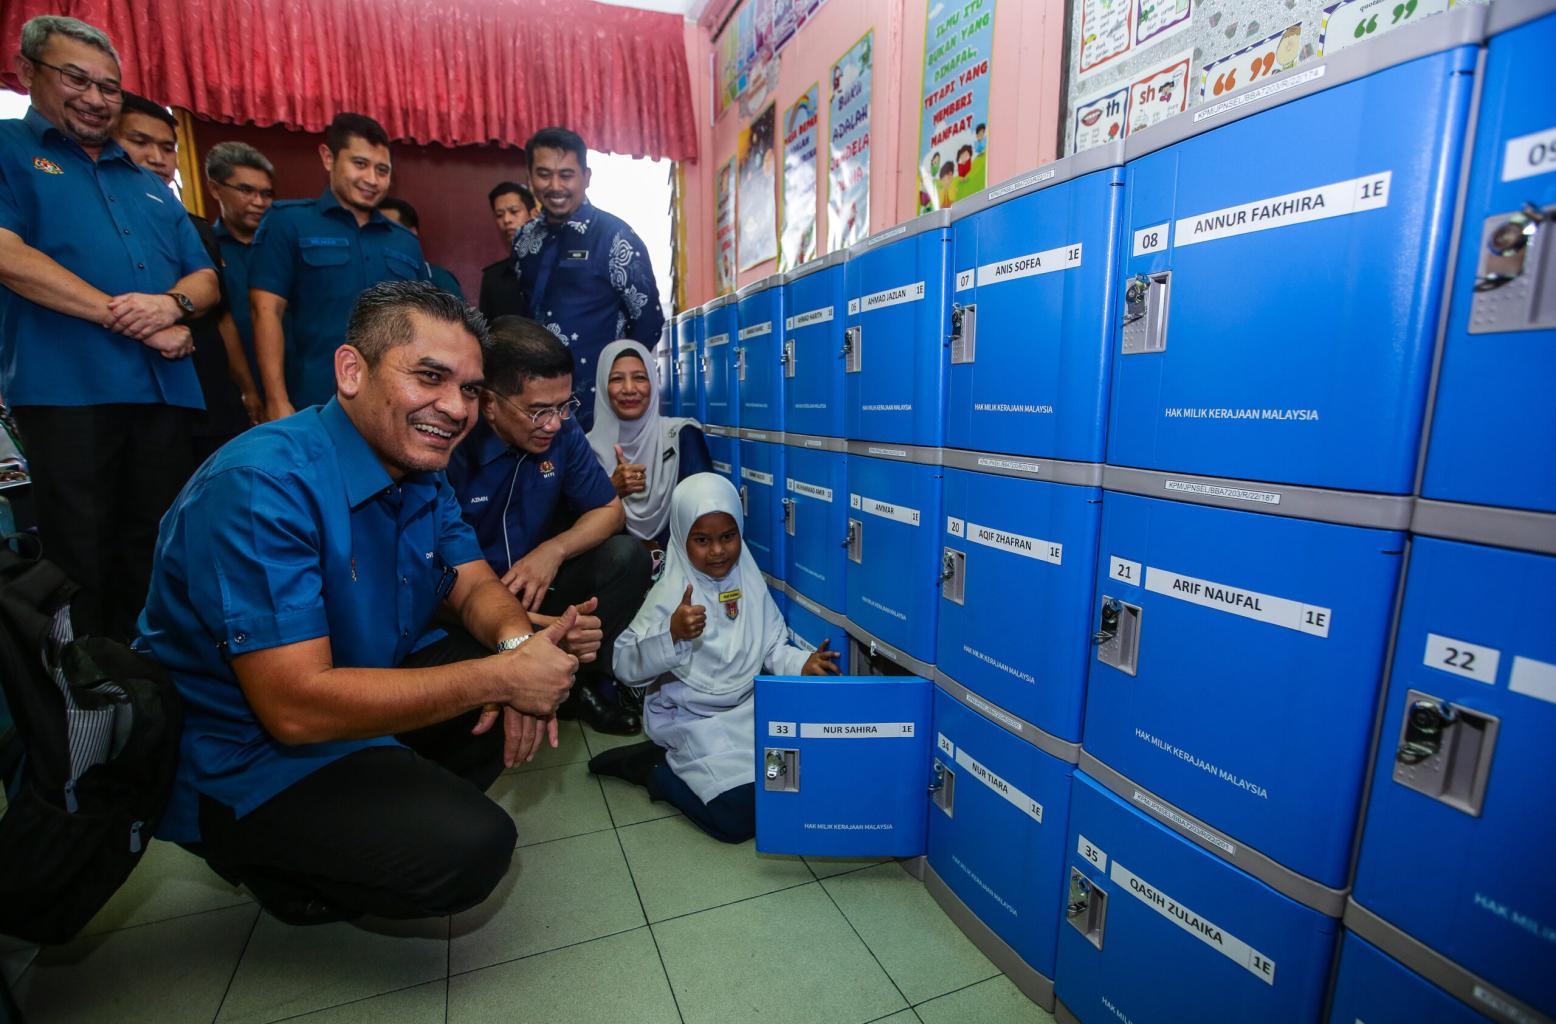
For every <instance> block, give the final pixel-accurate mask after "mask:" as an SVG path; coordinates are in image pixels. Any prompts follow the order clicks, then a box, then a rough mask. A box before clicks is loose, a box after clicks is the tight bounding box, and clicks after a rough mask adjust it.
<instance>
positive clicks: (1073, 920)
mask: <svg viewBox="0 0 1556 1024" xmlns="http://www.w3.org/2000/svg"><path fill="white" fill-rule="evenodd" d="M1107 917H1108V894H1107V891H1106V890H1105V889H1099V888H1098V887H1097V885H1096V884H1095V883H1094V882H1092V880H1091V879H1090V878H1087V877H1086V876H1085V875H1083V874H1082V873H1081V872H1080V869H1079V868H1073V867H1072V868H1071V869H1070V898H1069V902H1068V903H1067V904H1066V905H1065V908H1064V918H1065V920H1066V921H1068V922H1069V925H1070V927H1071V928H1074V929H1075V930H1076V931H1078V932H1080V933H1081V935H1082V936H1084V937H1085V939H1086V941H1087V942H1089V943H1091V944H1092V945H1093V946H1096V947H1097V948H1098V949H1101V948H1102V932H1103V929H1104V928H1105V927H1106V925H1107Z"/></svg>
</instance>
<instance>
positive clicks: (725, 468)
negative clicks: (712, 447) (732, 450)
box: [713, 459, 735, 476]
mask: <svg viewBox="0 0 1556 1024" xmlns="http://www.w3.org/2000/svg"><path fill="white" fill-rule="evenodd" d="M713 468H714V469H715V470H717V471H718V472H720V473H723V474H724V475H725V476H728V475H729V474H730V473H733V472H734V471H735V467H734V466H731V465H730V464H729V463H727V462H720V461H719V460H718V459H714V460H713Z"/></svg>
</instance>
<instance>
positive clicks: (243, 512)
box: [137, 281, 598, 924]
mask: <svg viewBox="0 0 1556 1024" xmlns="http://www.w3.org/2000/svg"><path fill="white" fill-rule="evenodd" d="M346 339H347V340H346V344H344V345H342V346H341V347H340V348H339V349H338V350H337V351H336V353H335V376H336V388H337V394H336V397H335V398H334V399H332V400H330V401H329V402H328V403H326V404H325V405H322V406H317V407H314V408H310V409H306V410H304V411H303V412H302V413H300V414H298V415H295V416H291V417H288V418H286V419H284V420H280V421H276V422H272V423H268V424H265V425H263V426H261V427H258V428H256V429H254V430H251V431H248V432H247V433H245V434H243V435H242V436H240V437H239V438H237V439H236V440H234V441H232V442H231V443H229V444H227V445H226V446H225V447H223V448H222V449H221V450H220V451H219V452H217V453H216V454H215V455H214V456H212V457H211V458H210V460H208V461H207V462H206V463H205V464H204V465H203V466H202V467H201V468H200V470H199V471H198V472H197V473H196V474H195V476H194V477H193V478H192V479H191V480H190V481H189V483H188V485H187V486H186V487H185V488H184V490H183V492H182V493H181V494H180V495H179V496H178V499H177V501H176V502H175V503H174V504H173V507H172V509H171V510H170V511H169V512H168V514H167V516H166V517H165V518H164V519H163V521H162V529H161V534H160V536H159V538H158V542H157V551H156V562H155V565H154V567H153V571H152V582H151V590H150V593H149V595H148V597H147V601H146V610H145V612H144V613H143V614H142V616H141V620H140V639H139V640H138V641H137V646H138V647H140V648H141V649H143V650H145V651H147V652H148V653H150V654H151V655H152V656H153V657H155V658H156V659H157V660H158V661H160V662H161V663H162V664H163V665H164V666H166V668H167V669H168V671H169V672H170V673H171V674H172V676H173V678H174V680H175V681H176V682H177V684H178V689H179V693H180V695H181V696H182V697H183V699H184V732H183V746H182V751H181V760H180V764H179V768H178V775H177V779H176V782H175V785H174V792H173V795H172V798H171V800H170V803H169V806H168V809H167V812H166V815H165V817H164V820H163V822H162V824H161V826H160V829H159V835H161V836H162V837H163V838H166V839H171V840H175V841H178V842H180V843H184V844H186V845H187V846H188V847H189V848H190V849H192V850H193V851H194V852H196V853H198V854H200V855H201V856H202V857H204V858H205V859H206V860H207V861H208V862H209V863H210V865H211V867H212V868H214V869H215V870H216V871H217V872H218V873H219V874H221V875H223V876H224V877H226V878H228V879H229V880H232V881H234V882H238V881H241V882H243V883H244V884H246V885H248V887H249V888H250V889H251V890H252V891H253V892H254V894H255V895H256V896H257V897H258V898H259V900H260V902H261V903H262V904H264V905H265V907H266V908H267V909H269V910H270V911H271V912H272V913H274V914H275V915H276V916H277V917H279V918H281V919H282V920H284V921H288V922H291V923H296V924H312V923H319V922H323V921H328V920H339V919H342V918H350V917H354V916H357V915H359V914H363V913H370V914H376V915H380V916H384V917H399V918H408V917H424V916H435V915H444V914H449V913H452V912H455V911H458V910H462V909H464V908H467V907H470V906H473V905H475V904H476V903H478V902H480V901H481V900H482V899H484V898H485V897H486V896H487V894H488V893H490V892H491V890H492V889H493V887H495V886H496V884H497V882H498V881H499V880H500V879H501V878H502V876H503V874H504V873H505V872H506V871H507V869H508V864H509V860H510V859H511V857H512V856H513V849H514V845H515V840H516V836H515V830H514V825H513V821H512V819H510V818H509V816H508V815H507V813H506V812H504V811H503V810H502V808H500V807H499V806H498V805H497V804H495V803H493V802H492V801H491V800H489V799H488V798H487V797H486V796H485V795H484V794H483V792H482V790H484V789H485V788H486V787H487V786H488V785H490V784H491V782H492V781H493V780H494V779H495V778H496V777H497V776H498V775H499V774H500V773H501V771H502V768H503V766H504V765H505V764H506V765H510V766H511V765H514V764H517V763H518V762H519V761H522V760H528V759H529V758H531V757H532V756H533V754H534V752H535V750H536V749H537V748H538V746H539V744H540V742H541V741H542V739H544V738H547V737H549V740H550V743H551V744H552V745H553V746H555V745H556V736H557V733H556V720H555V718H554V714H555V712H556V708H557V705H558V704H560V703H561V702H562V700H563V699H564V698H565V697H566V696H567V693H568V691H569V689H570V688H571V686H572V683H573V676H574V673H575V671H576V669H577V665H578V662H579V660H580V659H582V660H589V659H591V658H592V657H593V656H594V653H595V650H596V646H597V644H598V638H597V634H596V635H595V636H594V637H593V638H592V639H591V640H590V641H589V642H577V641H572V643H573V650H572V653H568V651H566V650H564V649H562V646H560V645H563V644H565V643H568V642H570V641H568V640H567V634H568V632H569V630H572V629H573V628H574V626H575V623H576V619H577V612H576V610H574V609H567V610H565V611H564V612H563V613H562V614H561V615H560V616H559V617H558V618H557V619H556V621H555V622H554V623H552V625H551V626H550V627H549V628H548V629H546V630H545V631H544V632H541V633H538V634H534V632H533V626H532V624H531V621H530V619H529V617H528V616H527V615H526V614H525V612H524V608H523V606H522V605H521V604H520V603H519V602H518V601H516V600H515V599H514V598H513V596H512V595H511V594H510V593H509V591H508V588H507V587H505V586H504V585H503V583H502V581H501V580H499V579H498V578H497V576H496V575H495V574H494V573H493V572H492V570H491V569H490V567H488V566H487V564H486V561H485V560H484V559H483V558H482V557H481V549H480V547H479V546H478V545H477V543H476V539H475V535H474V534H473V533H472V532H471V530H470V528H469V527H468V526H466V525H465V523H464V522H463V520H462V519H461V518H460V515H459V506H458V503H457V502H456V500H455V498H454V494H453V492H452V491H451V490H450V489H449V486H448V484H447V482H446V481H445V480H444V479H443V477H442V476H441V473H440V471H441V470H443V468H444V467H445V465H446V464H447V462H448V458H449V453H450V452H451V451H452V450H453V448H454V446H455V445H456V444H458V443H459V441H460V439H461V438H463V437H464V435H465V434H466V432H467V431H468V430H469V429H470V427H471V425H472V424H474V423H475V422H476V419H477V407H478V397H479V394H480V389H481V383H482V360H481V356H482V348H483V347H484V346H485V345H486V344H487V343H488V338H487V332H486V323H485V320H484V319H483V318H482V317H481V315H480V314H479V313H477V312H476V311H475V310H473V309H471V308H469V307H468V306H466V305H465V304H464V303H462V302H460V301H459V300H458V299H456V298H454V297H453V296H451V295H448V294H446V293H444V292H441V291H439V290H438V289H436V288H434V287H433V286H432V285H430V284H426V283H422V282H409V281H407V282H388V283H384V284H380V285H376V286H374V287H372V288H369V289H368V290H367V291H365V292H364V293H363V294H362V296H361V298H360V299H359V300H358V302H357V304H356V307H355V309H354V311H353V312H352V315H351V320H350V325H349V327H348V328H347V332H346ZM439 609H442V610H443V611H444V613H445V616H446V617H447V618H451V619H457V620H458V622H459V623H460V624H461V625H462V626H463V629H458V628H451V632H450V634H449V635H448V636H446V637H444V638H443V639H441V640H439V641H437V642H436V643H432V644H428V645H424V646H422V647H421V648H420V649H416V647H417V639H418V638H419V637H422V636H423V635H424V634H425V631H426V627H427V625H428V623H429V621H430V620H431V619H432V617H433V615H434V613H435V612H437V611H439ZM493 652H496V653H493ZM575 655H576V657H575ZM499 718H501V720H502V728H501V729H497V728H494V727H495V726H496V724H497V720H498V719H499Z"/></svg>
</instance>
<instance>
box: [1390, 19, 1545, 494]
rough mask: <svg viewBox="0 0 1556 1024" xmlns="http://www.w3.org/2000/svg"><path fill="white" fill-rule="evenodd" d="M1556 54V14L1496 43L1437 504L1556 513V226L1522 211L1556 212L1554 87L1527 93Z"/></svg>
mask: <svg viewBox="0 0 1556 1024" xmlns="http://www.w3.org/2000/svg"><path fill="white" fill-rule="evenodd" d="M1552 52H1556V14H1547V15H1546V16H1545V17H1543V18H1540V19H1538V20H1536V21H1533V22H1529V23H1527V24H1525V25H1522V26H1520V27H1518V28H1514V29H1512V30H1511V31H1508V32H1503V33H1500V34H1498V35H1495V36H1493V37H1492V38H1491V41H1490V42H1489V43H1488V44H1487V47H1486V63H1485V70H1484V77H1483V79H1482V82H1483V85H1482V87H1481V94H1480V112H1479V115H1478V117H1477V120H1476V125H1475V151H1474V156H1473V158H1472V159H1473V161H1474V163H1473V164H1472V166H1471V170H1470V178H1469V188H1468V191H1467V192H1466V193H1465V199H1464V226H1463V229H1462V234H1461V236H1460V244H1459V253H1458V263H1457V270H1456V271H1455V274H1454V282H1453V309H1452V312H1451V313H1450V317H1449V326H1448V337H1447V340H1446V342H1445V344H1444V348H1443V359H1442V368H1441V370H1440V372H1439V375H1438V379H1437V404H1436V409H1435V411H1434V412H1433V414H1432V416H1433V419H1432V440H1431V446H1430V450H1429V452H1428V456H1427V463H1426V478H1425V480H1424V482H1423V483H1422V486H1421V493H1422V494H1423V495H1425V496H1426V497H1429V498H1441V499H1444V500H1447V501H1462V502H1469V503H1472V504H1479V505H1498V506H1503V507H1508V508H1525V509H1537V510H1540V511H1544V512H1556V472H1552V471H1551V467H1552V466H1553V465H1556V402H1552V401H1551V400H1550V383H1551V381H1552V380H1556V244H1553V242H1556V240H1553V239H1552V237H1551V236H1552V235H1553V234H1556V223H1552V222H1550V221H1547V222H1545V223H1544V224H1541V225H1539V226H1538V227H1534V226H1533V225H1531V224H1530V223H1529V220H1528V218H1527V217H1526V216H1525V215H1524V213H1523V210H1524V206H1525V204H1532V205H1533V206H1534V207H1535V208H1536V209H1543V210H1544V211H1545V214H1546V216H1550V215H1551V214H1552V213H1556V109H1552V105H1551V101H1550V96H1549V94H1548V92H1547V91H1545V90H1540V89H1533V90H1531V89H1526V88H1523V83H1524V82H1525V81H1527V78H1526V75H1527V69H1529V68H1532V67H1539V66H1541V64H1542V62H1544V61H1547V60H1549V59H1550V55H1551V53H1552ZM1531 228H1533V231H1532V232H1531ZM1499 231H1500V232H1502V235H1501V236H1500V238H1501V239H1502V240H1501V241H1500V242H1499V241H1497V240H1496V238H1497V232H1499ZM1494 246H1495V247H1497V248H1503V247H1506V251H1508V253H1509V255H1508V256H1507V257H1499V256H1498V254H1497V253H1496V252H1494V251H1493V247H1494ZM1498 282H1501V283H1498Z"/></svg>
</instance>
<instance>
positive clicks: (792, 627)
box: [787, 590, 848, 664]
mask: <svg viewBox="0 0 1556 1024" xmlns="http://www.w3.org/2000/svg"><path fill="white" fill-rule="evenodd" d="M787 618H788V623H789V641H790V643H792V644H794V645H795V646H796V647H800V648H803V649H804V650H807V651H814V650H816V649H818V648H819V647H820V646H821V642H822V641H823V640H825V641H827V650H829V651H837V652H839V653H840V654H843V655H844V656H845V657H846V656H847V653H848V630H847V629H846V628H845V627H844V625H843V617H842V616H841V615H839V614H838V613H837V612H835V611H832V610H831V609H829V608H823V607H822V606H821V605H819V604H817V603H816V602H814V601H812V600H811V599H810V598H808V597H806V596H805V595H804V594H797V593H794V592H793V591H792V590H791V591H790V593H789V613H788V617H787ZM839 664H842V662H839Z"/></svg>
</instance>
